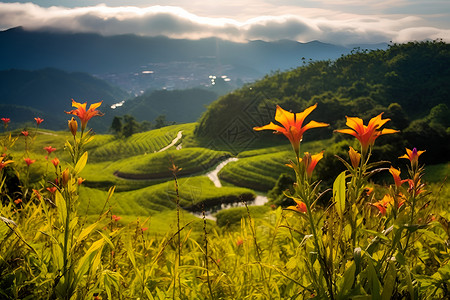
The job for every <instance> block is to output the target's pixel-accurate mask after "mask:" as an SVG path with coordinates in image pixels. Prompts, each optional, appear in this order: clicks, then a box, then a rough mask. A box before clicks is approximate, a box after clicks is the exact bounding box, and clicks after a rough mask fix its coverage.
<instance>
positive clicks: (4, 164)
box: [0, 156, 14, 171]
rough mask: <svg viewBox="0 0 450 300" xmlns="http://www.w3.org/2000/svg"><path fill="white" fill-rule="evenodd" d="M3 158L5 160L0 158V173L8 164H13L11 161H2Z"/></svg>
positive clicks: (2, 157)
mask: <svg viewBox="0 0 450 300" xmlns="http://www.w3.org/2000/svg"><path fill="white" fill-rule="evenodd" d="M4 158H5V157H4V156H0V171H1V170H3V168H4V167H6V166H7V165H9V164H10V163H13V162H14V161H13V160H7V161H3V159H4Z"/></svg>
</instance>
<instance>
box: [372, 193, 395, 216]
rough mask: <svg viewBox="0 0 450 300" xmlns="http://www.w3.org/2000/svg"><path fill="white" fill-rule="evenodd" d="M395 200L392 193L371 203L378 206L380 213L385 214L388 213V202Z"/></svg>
mask: <svg viewBox="0 0 450 300" xmlns="http://www.w3.org/2000/svg"><path fill="white" fill-rule="evenodd" d="M393 202H394V198H392V196H390V195H384V197H383V199H381V200H380V201H377V202H375V203H370V205H372V206H375V207H376V208H378V210H379V211H380V213H381V214H382V215H383V216H384V215H385V214H386V209H387V206H388V204H392V203H393Z"/></svg>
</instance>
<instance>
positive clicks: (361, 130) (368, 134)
mask: <svg viewBox="0 0 450 300" xmlns="http://www.w3.org/2000/svg"><path fill="white" fill-rule="evenodd" d="M382 115H383V113H381V114H379V115H378V116H376V117H373V118H372V119H370V121H369V124H368V125H367V126H365V125H364V124H363V120H362V119H360V118H356V117H355V118H353V117H346V118H347V123H346V125H347V126H348V127H350V128H351V129H339V130H335V132H340V133H346V134H351V135H353V136H354V137H356V138H357V139H358V140H359V142H360V143H361V152H362V153H363V154H365V153H367V149H369V146H372V145H373V143H374V142H375V140H376V138H377V137H379V136H380V135H383V134H390V133H396V132H399V131H398V130H394V129H383V130H377V129H379V128H380V127H382V126H383V125H384V124H386V122H388V121H390V120H391V119H384V120H383V119H381V116H382Z"/></svg>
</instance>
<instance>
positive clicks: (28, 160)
mask: <svg viewBox="0 0 450 300" xmlns="http://www.w3.org/2000/svg"><path fill="white" fill-rule="evenodd" d="M24 160H25V162H26V163H27V166H30V165H31V164H34V163H35V162H36V160H35V159H31V158H29V157H27V158H24Z"/></svg>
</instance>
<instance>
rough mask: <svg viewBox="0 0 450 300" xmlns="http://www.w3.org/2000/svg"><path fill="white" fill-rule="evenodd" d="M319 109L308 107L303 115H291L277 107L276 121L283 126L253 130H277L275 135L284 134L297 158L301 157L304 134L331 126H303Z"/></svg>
mask: <svg viewBox="0 0 450 300" xmlns="http://www.w3.org/2000/svg"><path fill="white" fill-rule="evenodd" d="M316 107H317V104H315V105H313V106H310V107H308V108H307V109H305V110H304V111H303V112H301V113H291V112H288V111H286V110H284V109H282V108H281V107H280V106H278V105H277V110H276V113H275V121H277V122H278V123H280V124H281V125H282V126H279V125H276V124H274V123H273V122H270V124H268V125H265V126H262V127H253V130H256V131H260V130H275V133H282V134H284V135H285V136H286V137H287V138H288V139H289V141H290V142H291V144H292V147H293V148H294V151H295V153H296V154H297V157H299V151H300V142H301V141H302V138H303V133H304V132H305V131H307V130H308V129H311V128H317V127H326V126H328V125H329V124H326V123H320V122H316V121H310V122H309V123H308V124H306V125H305V126H303V121H304V120H305V118H306V117H307V116H308V115H309V114H310V113H311V112H312V111H313V110H314V109H315V108H316Z"/></svg>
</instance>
